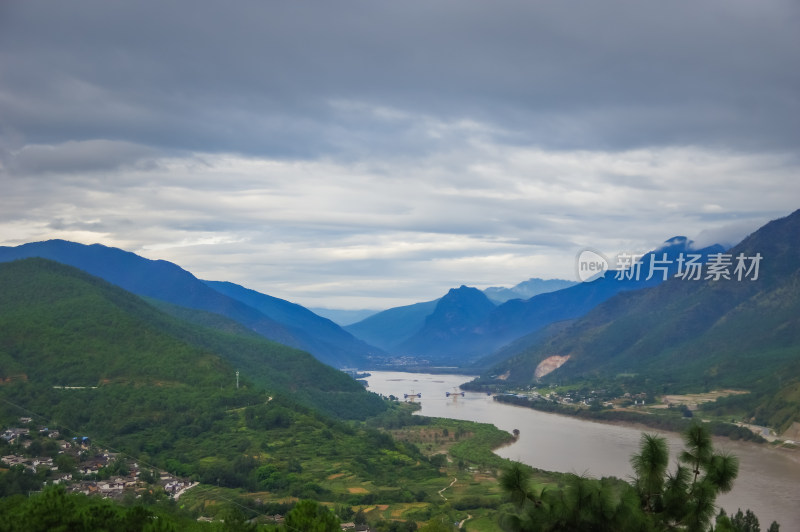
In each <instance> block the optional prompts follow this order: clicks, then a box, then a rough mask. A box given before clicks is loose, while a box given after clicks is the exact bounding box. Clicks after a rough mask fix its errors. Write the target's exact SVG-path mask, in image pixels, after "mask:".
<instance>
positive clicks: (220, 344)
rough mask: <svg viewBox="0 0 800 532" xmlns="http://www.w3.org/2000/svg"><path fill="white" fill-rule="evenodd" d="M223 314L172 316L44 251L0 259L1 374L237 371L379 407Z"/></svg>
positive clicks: (307, 398) (208, 374)
mask: <svg viewBox="0 0 800 532" xmlns="http://www.w3.org/2000/svg"><path fill="white" fill-rule="evenodd" d="M186 312H188V313H196V312H201V311H195V310H191V309H186ZM228 321H230V320H227V318H224V317H222V316H219V315H216V318H215V322H216V324H217V326H214V327H203V326H199V325H195V324H193V323H191V322H189V321H185V320H182V319H177V318H175V317H173V316H170V315H169V314H167V313H165V312H163V311H161V310H160V309H158V308H156V307H155V306H153V305H151V304H150V303H149V302H148V301H147V300H145V299H142V298H140V297H138V296H136V295H135V294H132V293H130V292H128V291H126V290H124V289H122V288H120V287H118V286H115V285H112V284H110V283H108V282H106V281H104V280H102V279H100V278H98V277H95V276H92V275H89V274H87V273H86V272H83V271H81V270H78V269H77V268H73V267H71V266H67V265H64V264H60V263H57V262H54V261H50V260H47V259H41V258H30V259H21V260H17V261H12V262H9V263H5V264H0V380H2V381H4V382H6V383H12V384H13V383H26V382H27V383H30V384H31V385H35V386H44V387H45V388H48V389H50V388H52V387H53V386H67V387H78V388H90V387H96V386H102V385H115V386H119V387H120V389H122V388H126V389H130V388H132V387H133V388H135V387H137V386H156V387H158V386H161V387H167V388H169V387H173V386H178V387H181V386H186V385H189V384H191V385H192V386H195V387H199V388H202V387H211V388H216V389H220V388H223V389H232V388H233V387H234V383H235V382H236V381H235V379H236V377H235V370H238V371H240V372H241V377H242V382H243V383H245V382H247V383H251V384H253V385H255V386H257V387H259V388H261V389H265V390H267V391H270V392H273V393H286V394H289V393H291V394H292V396H293V397H294V399H295V400H296V401H298V402H300V403H302V404H305V405H307V406H309V407H313V408H315V409H317V410H320V411H323V412H327V413H330V414H334V415H337V416H342V417H350V415H349V414H348V412H350V413H353V414H356V413H359V412H361V413H362V414H363V412H367V413H368V414H374V413H376V412H380V411H381V410H382V409H383V408H384V405H383V403H382V402H381V400H380V399H379V398H378V397H377V396H375V395H374V394H370V393H367V392H366V391H365V390H364V389H363V387H362V386H361V385H360V384H359V383H357V382H356V381H354V380H353V379H352V378H350V377H349V376H347V375H345V374H344V373H342V372H340V371H338V370H336V369H334V368H331V367H330V366H327V365H325V364H322V363H321V362H319V361H317V360H316V359H315V358H314V357H312V356H311V355H310V354H308V353H306V352H303V351H299V350H297V349H293V348H290V347H287V346H284V345H282V344H279V343H276V342H273V341H269V340H267V339H265V338H263V337H261V336H258V335H255V334H252V333H250V334H245V335H242V334H239V331H237V330H236V328H237V327H240V328H242V327H241V326H240V325H239V324H236V323H232V324H228V325H226V324H225V323H224V322H228ZM242 329H244V328H242ZM245 331H246V329H245ZM356 415H361V414H356ZM76 424H77V423H76Z"/></svg>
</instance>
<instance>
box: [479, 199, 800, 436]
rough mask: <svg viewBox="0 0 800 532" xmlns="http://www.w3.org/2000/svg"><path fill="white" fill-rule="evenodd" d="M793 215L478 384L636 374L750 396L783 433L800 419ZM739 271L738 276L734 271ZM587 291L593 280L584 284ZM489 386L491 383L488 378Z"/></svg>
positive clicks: (605, 306)
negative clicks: (559, 361)
mask: <svg viewBox="0 0 800 532" xmlns="http://www.w3.org/2000/svg"><path fill="white" fill-rule="evenodd" d="M798 242H800V211H796V212H794V213H792V214H791V215H789V216H787V217H785V218H782V219H779V220H774V221H772V222H770V223H768V224H767V225H765V226H763V227H762V228H760V229H759V230H758V231H756V232H755V233H753V234H751V235H750V236H748V237H747V238H746V239H745V240H743V241H742V242H741V243H739V244H738V245H737V246H735V247H734V248H732V249H731V250H730V251H728V252H727V253H725V254H724V255H723V257H724V258H725V259H726V262H727V264H726V267H725V268H717V269H716V272H717V273H718V272H719V271H724V272H726V273H725V274H724V275H717V273H715V271H714V270H709V269H708V268H709V267H710V264H706V265H705V270H704V271H703V272H702V275H701V276H700V277H699V278H697V279H694V278H689V279H685V278H681V277H673V278H671V279H669V280H668V281H666V282H664V283H661V284H659V285H658V286H654V287H650V288H645V289H642V290H638V291H630V292H626V293H622V294H618V295H616V296H615V297H613V298H609V299H608V300H607V301H606V302H604V303H602V304H599V305H597V306H596V307H595V308H594V309H592V310H591V311H589V312H588V313H587V314H586V315H585V316H583V317H581V318H579V319H577V320H575V321H574V322H572V323H570V324H569V325H567V326H564V327H561V328H560V329H559V330H557V331H553V332H552V334H550V335H548V336H545V337H544V338H539V339H538V341H534V342H531V344H530V345H528V346H525V347H523V348H522V349H521V350H520V351H519V352H517V353H516V354H513V355H512V356H511V358H509V359H508V360H505V361H503V362H501V363H499V364H498V365H496V366H495V367H494V368H492V370H491V371H490V372H488V373H487V374H486V375H485V376H484V377H483V378H482V379H481V382H482V383H488V382H493V379H496V378H497V377H498V376H502V377H503V379H504V381H503V382H504V383H507V384H511V383H514V384H517V385H519V384H531V383H534V382H537V381H538V380H539V379H537V378H536V376H535V372H536V368H537V367H538V366H539V364H540V363H542V362H543V361H544V360H545V359H548V358H549V357H552V356H560V357H569V358H568V360H567V361H566V362H565V363H564V364H563V365H562V366H561V367H560V368H558V369H556V370H555V371H553V372H552V373H550V374H548V375H547V376H545V377H542V379H543V380H544V381H545V382H552V381H553V380H557V381H560V382H565V381H579V380H587V379H589V380H595V381H596V380H609V379H612V380H613V379H615V378H617V377H619V376H620V375H623V376H626V377H627V378H635V377H636V376H641V378H642V379H645V378H646V379H650V381H651V382H658V383H660V384H661V386H662V387H663V388H664V389H665V390H666V389H673V390H681V389H695V390H696V389H719V388H724V387H735V388H741V389H745V390H750V391H752V392H753V393H752V394H750V397H749V398H737V399H735V400H734V399H731V400H730V401H731V402H733V401H739V402H741V403H742V404H744V402H746V401H751V403H750V407H751V409H752V412H753V415H754V416H756V417H759V416H760V419H761V421H762V422H764V423H765V424H769V425H771V426H776V427H784V428H785V427H786V426H788V424H791V422H792V420H794V419H797V418H798V415H800V412H799V411H798V405H800V247H798V245H797V243H798ZM740 264H741V265H742V266H743V268H742V269H739V265H740ZM589 284H594V283H589ZM494 381H495V382H496V380H494Z"/></svg>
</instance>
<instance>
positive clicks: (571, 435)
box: [367, 371, 800, 532]
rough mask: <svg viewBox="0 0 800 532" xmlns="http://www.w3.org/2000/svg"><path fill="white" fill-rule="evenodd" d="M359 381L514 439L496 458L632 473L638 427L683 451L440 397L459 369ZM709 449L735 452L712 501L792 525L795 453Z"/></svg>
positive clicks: (569, 421)
mask: <svg viewBox="0 0 800 532" xmlns="http://www.w3.org/2000/svg"><path fill="white" fill-rule="evenodd" d="M371 373H372V375H371V376H370V377H369V378H368V379H367V382H368V383H369V390H371V391H373V392H376V393H379V394H382V395H386V396H389V395H394V396H395V397H399V398H400V399H401V400H402V398H403V394H411V393H412V392H413V393H421V394H422V398H421V399H415V400H416V401H417V402H419V403H420V404H421V405H422V409H421V410H420V411H419V414H420V415H424V416H432V417H445V418H451V419H464V420H469V421H478V422H481V423H491V424H493V425H495V426H496V427H498V428H500V429H502V430H506V431H509V432H511V431H512V430H514V429H519V431H520V437H519V439H518V440H517V441H516V442H515V443H513V444H511V445H509V446H506V447H503V448H501V449H498V450H497V451H496V453H497V454H498V455H500V456H502V457H504V458H510V459H512V460H517V461H519V462H523V463H525V464H528V465H531V466H533V467H537V468H539V469H545V470H548V471H560V472H572V473H577V474H587V475H591V476H594V477H598V478H599V477H603V476H612V475H613V476H616V477H619V478H624V479H629V478H630V477H631V475H632V474H633V471H632V469H631V466H630V463H629V461H628V460H629V459H630V456H631V455H632V454H634V453H635V452H637V451H638V447H639V438H640V437H641V434H642V432H651V433H659V434H662V435H663V436H665V437H666V438H667V440H668V442H669V447H670V455H671V462H673V466H672V467H671V469H674V462H675V461H676V455H677V453H678V452H679V451H680V450H682V449H683V443H682V441H681V438H680V435H679V434H675V433H671V432H663V431H658V430H656V429H650V428H646V427H634V426H628V425H622V424H606V423H597V422H593V421H587V420H582V419H577V418H572V417H566V416H560V415H556V414H549V413H545V412H539V411H537V410H532V409H530V408H523V407H518V406H513V405H508V404H504V403H498V402H497V401H494V400H493V399H492V397H489V396H487V395H486V394H482V393H472V392H466V394H465V396H464V397H461V396H460V395H458V396H456V397H449V398H448V397H446V396H445V393H446V392H452V391H454V390H455V389H457V387H458V386H459V385H460V384H462V383H464V382H467V381H469V380H470V379H471V378H470V377H468V376H464V375H432V374H425V373H403V372H389V371H373V372H371ZM715 448H716V449H718V450H727V451H730V452H731V453H733V454H735V455H736V456H738V457H739V461H740V465H739V477H738V478H737V480H736V483H735V485H734V488H733V490H732V491H731V492H730V493H726V494H725V495H722V496H721V497H720V498H719V499H718V500H717V503H718V504H719V505H720V506H722V507H723V508H725V510H726V511H727V512H728V513H735V512H736V510H737V509H738V508H742V510H744V509H746V508H750V509H751V510H753V512H755V514H756V515H757V516H758V518H759V520H760V522H761V528H762V530H766V529H767V528H768V527H769V524H770V523H771V522H772V521H773V520H775V521H778V523H779V524H780V525H781V530H782V531H787V532H789V531H795V530H797V531H800V452H791V451H783V450H779V449H773V448H770V447H769V446H767V445H757V444H753V443H746V442H735V441H732V440H729V439H727V438H717V439H715Z"/></svg>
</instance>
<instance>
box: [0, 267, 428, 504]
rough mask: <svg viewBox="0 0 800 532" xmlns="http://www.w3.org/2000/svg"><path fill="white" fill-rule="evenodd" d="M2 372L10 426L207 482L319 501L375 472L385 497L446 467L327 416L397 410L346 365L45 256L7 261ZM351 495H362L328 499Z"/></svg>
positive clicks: (1, 304)
mask: <svg viewBox="0 0 800 532" xmlns="http://www.w3.org/2000/svg"><path fill="white" fill-rule="evenodd" d="M206 318H208V316H206ZM218 328H219V327H218ZM234 332H235V331H234ZM232 361H235V362H236V365H234V364H232V363H231V362H232ZM236 368H239V369H240V370H241V372H242V378H241V381H240V385H239V387H238V388H237V386H236V380H235V374H234V372H235V369H236ZM0 372H2V373H0V382H1V383H2V384H0V404H2V408H0V418H1V419H0V423H2V424H9V423H15V422H17V419H18V417H19V416H23V415H24V416H32V417H34V419H35V423H40V424H46V425H49V426H51V427H52V426H55V427H57V428H59V429H60V430H61V431H62V432H63V433H64V434H65V436H67V437H68V436H81V435H89V436H91V438H92V440H93V441H95V442H96V443H97V444H99V445H102V446H107V447H109V448H113V449H116V450H119V451H122V452H124V453H127V454H129V455H131V456H132V457H134V458H135V459H137V460H140V461H142V462H144V463H147V464H152V465H153V466H156V467H160V468H164V469H168V470H169V471H171V472H173V473H177V474H179V475H183V476H193V477H194V478H196V479H197V480H200V481H201V482H205V483H210V484H218V485H220V486H228V487H240V488H244V489H247V490H250V491H257V490H268V491H270V492H271V493H276V494H280V493H284V494H287V495H294V496H298V497H311V498H316V497H318V496H321V495H322V494H323V492H325V490H326V489H327V488H323V487H321V486H320V485H319V484H318V482H319V481H320V480H324V479H325V478H326V477H328V476H330V475H331V474H334V475H347V476H348V478H352V479H354V480H353V481H354V482H358V481H361V482H371V483H372V484H373V485H374V486H375V488H374V489H373V490H372V493H373V495H372V496H373V497H375V495H374V494H375V493H382V491H381V490H383V489H384V488H383V487H382V486H385V490H388V491H387V492H386V495H385V496H386V497H389V498H392V497H393V498H395V499H397V500H402V499H409V500H411V499H413V496H412V495H410V494H409V493H406V492H403V491H402V490H399V489H397V488H396V486H397V485H398V484H397V481H398V479H399V480H400V481H401V483H402V485H413V483H414V479H415V478H417V477H420V478H422V477H424V478H430V477H431V476H438V473H437V470H436V468H435V467H434V466H433V465H431V464H430V463H429V462H428V461H427V459H425V458H424V457H423V456H422V455H421V454H419V451H417V450H416V449H415V448H414V447H408V446H404V445H403V444H400V443H396V442H395V441H393V440H392V439H391V438H390V437H388V436H386V435H385V434H381V433H379V432H377V431H376V430H374V429H368V428H365V427H362V426H360V425H354V424H349V423H345V422H342V421H337V420H335V419H334V418H332V417H329V416H326V415H324V414H323V413H322V412H331V411H336V410H339V409H341V413H342V414H343V415H348V416H349V417H364V416H365V415H368V414H374V413H376V412H379V411H382V410H384V409H385V408H386V404H385V403H384V402H383V401H382V400H380V398H378V397H377V396H375V395H374V394H370V393H368V392H366V391H365V390H364V389H363V387H362V386H361V385H360V384H358V383H356V382H355V381H353V380H352V379H350V378H349V377H347V376H346V375H344V374H342V373H341V372H339V371H336V370H334V369H332V368H330V367H328V366H325V365H323V364H322V363H320V362H318V361H316V360H315V359H314V358H313V357H311V356H310V355H308V354H306V353H302V352H299V351H295V350H292V349H289V348H286V347H285V346H282V345H279V344H275V343H271V342H267V341H264V340H263V339H261V338H252V337H243V336H238V335H236V334H233V333H221V332H218V331H216V330H212V329H208V328H203V327H199V326H195V325H191V324H188V323H186V322H183V321H179V320H177V319H175V318H172V317H170V316H168V315H166V314H164V313H162V312H161V311H158V310H156V309H155V308H154V307H152V306H151V305H150V304H148V303H147V302H145V301H144V300H142V299H140V298H139V297H137V296H134V295H132V294H130V293H128V292H125V291H124V290H122V289H120V288H118V287H115V286H113V285H111V284H109V283H106V282H105V281H102V280H100V279H97V278H94V277H91V276H89V275H88V274H85V273H83V272H81V271H79V270H76V269H74V268H71V267H68V266H64V265H62V264H58V263H55V262H51V261H47V260H44V259H26V260H22V261H16V262H12V263H8V264H3V265H0ZM337 405H338V406H337ZM345 405H347V407H348V408H347V410H345V409H344V408H343V407H344V406H345ZM301 461H302V463H301ZM399 465H402V466H403V467H402V471H400V470H399V469H398V466H399ZM339 497H340V498H341V499H342V500H345V499H347V498H348V497H350V498H352V495H351V494H348V493H347V492H344V493H342V494H338V495H337V494H335V493H328V494H327V495H326V496H325V498H326V499H327V500H337V498H339Z"/></svg>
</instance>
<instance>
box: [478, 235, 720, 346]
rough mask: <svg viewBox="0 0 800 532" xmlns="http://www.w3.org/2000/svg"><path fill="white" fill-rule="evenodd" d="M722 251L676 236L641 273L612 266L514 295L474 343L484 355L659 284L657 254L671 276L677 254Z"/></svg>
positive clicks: (481, 329)
mask: <svg viewBox="0 0 800 532" xmlns="http://www.w3.org/2000/svg"><path fill="white" fill-rule="evenodd" d="M721 251H724V248H723V247H722V246H718V245H714V246H710V247H707V248H703V249H699V250H695V249H694V248H693V246H692V243H691V241H689V240H688V239H687V238H685V237H673V238H671V239H669V240H667V241H666V242H665V243H664V244H663V245H662V246H661V247H659V248H658V249H656V250H654V251H651V252H650V253H647V254H645V255H644V256H643V257H642V259H641V261H640V263H639V266H638V268H639V271H640V275H638V276H636V275H631V276H630V278H626V277H624V276H622V278H618V277H621V276H620V275H619V274H618V272H616V271H614V270H609V271H607V272H605V274H603V275H600V276H599V277H598V278H597V279H595V280H594V281H591V282H585V283H579V284H576V285H574V286H571V287H569V288H564V289H562V290H558V291H556V292H549V293H545V294H539V295H537V296H534V297H532V298H530V299H527V300H520V299H512V300H510V301H507V302H506V303H503V304H502V305H500V306H498V307H497V309H495V310H494V311H493V312H492V313H491V314H490V315H489V317H488V318H487V320H486V321H485V322H484V323H482V324H481V326H480V327H478V328H476V329H475V331H474V333H472V335H471V336H472V341H473V344H474V345H476V346H480V347H481V348H482V349H483V350H484V353H483V354H484V355H490V354H491V353H492V352H493V351H494V350H496V349H498V348H500V347H501V346H503V345H505V344H508V343H510V342H512V341H514V340H517V339H519V338H522V337H523V336H525V335H528V334H531V333H534V332H536V331H538V330H539V329H541V328H542V327H545V326H547V325H549V324H551V323H555V322H558V321H562V320H571V319H575V318H578V317H580V316H583V315H584V314H586V313H587V312H589V311H590V310H591V309H593V308H594V307H596V306H597V305H599V304H600V303H602V302H603V301H606V300H607V299H609V298H611V297H613V296H614V295H616V294H618V293H620V292H625V291H631V290H640V289H642V288H645V287H648V286H655V285H657V284H659V283H661V282H662V281H663V277H664V275H663V274H661V273H656V274H654V275H653V276H652V277H651V278H650V279H647V277H648V274H649V269H650V264H651V261H652V260H653V257H656V260H657V261H661V260H663V259H664V257H666V260H667V261H671V262H670V263H669V265H667V266H665V267H666V268H667V275H668V276H669V275H672V274H674V273H675V271H676V270H677V268H678V266H677V258H678V257H679V256H681V254H683V255H688V254H690V253H691V254H695V255H699V256H700V260H701V261H705V260H706V259H707V257H708V255H709V254H711V253H719V252H721ZM657 264H658V263H656V265H657ZM656 271H657V270H656Z"/></svg>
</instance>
